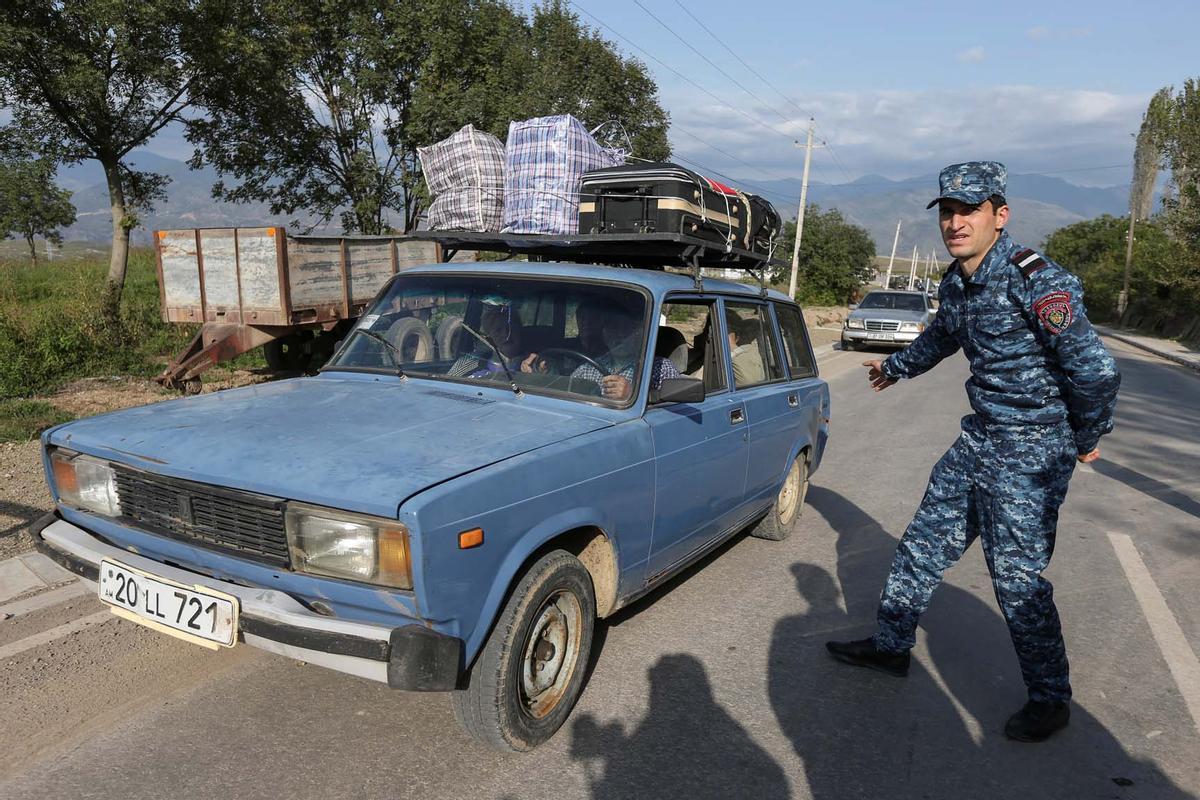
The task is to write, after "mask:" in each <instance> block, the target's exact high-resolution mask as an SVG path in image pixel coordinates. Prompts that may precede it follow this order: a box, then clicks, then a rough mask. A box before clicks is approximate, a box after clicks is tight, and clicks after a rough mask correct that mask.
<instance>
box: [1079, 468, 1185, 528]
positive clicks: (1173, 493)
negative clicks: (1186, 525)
mask: <svg viewBox="0 0 1200 800" xmlns="http://www.w3.org/2000/svg"><path fill="white" fill-rule="evenodd" d="M1092 469H1094V470H1096V472H1099V473H1100V474H1101V475H1103V476H1104V477H1106V478H1111V479H1113V480H1114V481H1119V482H1120V483H1123V484H1125V485H1126V486H1128V487H1129V488H1130V489H1135V490H1136V491H1139V492H1141V493H1142V494H1144V495H1146V496H1148V497H1152V498H1154V499H1155V500H1157V501H1159V502H1160V503H1165V504H1166V505H1169V506H1171V507H1172V508H1177V509H1179V510H1180V511H1182V512H1183V513H1185V514H1189V515H1191V516H1193V517H1196V518H1197V519H1200V501H1198V500H1195V499H1193V498H1191V497H1188V496H1187V495H1186V494H1184V493H1183V492H1180V491H1179V490H1178V489H1176V488H1175V487H1173V486H1171V485H1170V484H1169V483H1165V482H1163V481H1160V480H1158V479H1157V478H1151V477H1150V476H1149V475H1143V474H1142V473H1140V472H1138V471H1137V470H1134V469H1130V468H1129V467H1123V466H1121V465H1120V464H1115V463H1113V462H1112V461H1106V460H1104V459H1100V460H1098V461H1095V462H1093V463H1092Z"/></svg>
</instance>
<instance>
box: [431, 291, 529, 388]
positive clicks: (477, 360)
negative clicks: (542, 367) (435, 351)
mask: <svg viewBox="0 0 1200 800" xmlns="http://www.w3.org/2000/svg"><path fill="white" fill-rule="evenodd" d="M480 303H481V306H480V308H481V310H480V314H479V333H481V334H482V335H483V337H484V338H485V339H487V340H488V342H490V343H492V344H494V345H495V346H496V349H497V350H499V351H500V355H501V356H503V357H504V364H501V363H500V362H499V361H498V360H497V357H496V353H495V352H494V351H493V350H492V349H491V348H490V347H488V346H487V344H486V343H485V342H479V341H476V342H475V346H474V348H473V349H472V352H469V353H465V354H463V355H461V356H459V357H458V359H457V360H456V361H455V362H454V363H453V364H452V365H451V366H450V369H448V370H447V371H446V374H447V375H449V376H451V377H454V378H487V377H490V376H492V375H495V374H500V373H503V372H504V368H505V366H507V367H508V368H509V369H516V368H517V366H518V365H519V364H520V363H521V356H522V353H523V351H522V349H521V338H522V328H521V320H520V319H519V318H518V317H517V316H516V315H515V314H514V313H513V307H512V301H511V300H510V299H509V298H508V297H506V296H504V295H500V294H489V295H485V296H483V297H482V298H480Z"/></svg>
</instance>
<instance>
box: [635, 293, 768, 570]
mask: <svg viewBox="0 0 1200 800" xmlns="http://www.w3.org/2000/svg"><path fill="white" fill-rule="evenodd" d="M663 317H664V319H665V323H664V327H669V328H670V327H673V328H675V329H676V330H678V331H679V332H680V333H682V334H683V338H684V340H685V341H690V342H691V346H690V347H689V358H688V359H687V362H686V363H685V364H684V369H683V370H681V372H682V373H683V374H684V375H685V376H691V377H701V378H702V379H703V380H704V382H705V397H704V401H703V402H700V403H671V404H665V405H662V406H653V407H650V408H648V409H647V411H646V415H645V422H646V424H647V425H648V426H649V427H650V431H651V437H652V440H653V443H654V476H655V480H654V531H653V539H652V543H651V548H650V568H649V570H648V571H647V575H648V576H649V580H654V578H656V577H658V576H660V575H663V574H665V573H667V572H669V571H671V570H672V569H673V568H674V567H676V566H677V565H679V564H680V563H682V562H684V561H686V560H687V559H688V557H689V556H691V555H692V554H694V553H695V552H696V551H698V550H700V549H702V548H703V547H704V546H705V545H706V544H707V543H709V542H710V541H712V540H713V539H714V538H716V537H717V536H719V535H720V534H721V533H723V532H724V531H725V530H727V529H728V527H729V526H731V525H732V524H733V523H734V522H735V521H736V519H735V517H736V515H737V513H738V511H739V509H740V507H741V502H742V497H743V489H744V486H745V480H746V463H747V458H748V450H747V438H748V434H747V431H746V407H745V404H744V403H743V402H742V401H741V399H740V398H737V397H734V395H733V393H732V392H731V391H730V390H729V385H728V379H727V368H726V362H727V358H728V353H727V349H726V348H725V347H724V346H723V342H724V339H725V337H724V334H723V331H722V329H721V324H720V319H719V317H718V315H717V309H716V303H715V302H714V301H713V300H700V299H696V298H678V299H676V298H670V299H669V300H668V302H667V303H665V304H664V305H663ZM660 332H661V329H660Z"/></svg>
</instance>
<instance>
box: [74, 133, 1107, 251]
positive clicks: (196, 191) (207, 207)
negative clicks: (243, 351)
mask: <svg viewBox="0 0 1200 800" xmlns="http://www.w3.org/2000/svg"><path fill="white" fill-rule="evenodd" d="M130 160H131V162H132V163H133V164H134V165H135V166H136V167H137V168H139V169H144V170H151V171H153V172H158V173H161V174H164V175H167V176H168V177H169V178H170V179H171V182H170V184H168V185H167V199H166V200H165V201H160V202H159V203H157V204H156V208H155V210H154V211H153V212H151V213H149V214H146V215H144V218H143V220H142V222H143V224H142V226H141V227H140V228H138V229H136V230H135V231H134V241H135V242H136V243H139V244H148V243H149V242H150V236H151V233H152V232H153V231H154V230H158V229H167V228H199V227H232V226H242V227H248V226H255V225H286V224H287V223H288V222H289V221H290V220H289V219H286V218H283V217H281V216H279V215H272V214H271V213H270V209H269V208H268V206H266V205H265V204H261V203H248V204H232V203H221V202H218V201H216V200H214V199H213V197H212V185H213V183H215V182H216V181H217V178H218V176H217V174H216V172H215V171H213V170H212V169H202V170H192V169H189V168H188V166H187V164H186V163H185V162H183V161H179V160H176V159H171V158H166V157H164V156H160V155H157V154H155V153H151V152H149V151H136V152H135V153H134V154H133V156H132V158H131V159H130ZM57 180H58V183H59V185H60V186H62V187H63V188H65V189H68V190H70V191H72V192H73V193H74V195H73V196H72V198H71V202H73V203H74V204H75V208H76V210H77V220H76V222H75V224H74V225H72V226H71V227H70V228H67V229H65V230H64V231H63V233H64V236H65V237H66V238H67V239H69V240H74V241H96V242H101V241H105V240H107V239H109V238H111V236H112V222H111V219H112V218H111V216H110V211H109V203H108V189H107V186H106V184H105V181H104V174H103V172H102V171H101V169H100V166H99V164H97V163H96V162H94V161H86V162H83V163H82V164H79V165H74V166H71V167H65V168H63V169H61V170H60V171H59V174H58V178H57ZM735 183H739V185H740V186H742V188H744V189H746V190H747V191H752V192H757V193H759V194H762V195H763V196H765V197H767V198H768V199H769V200H771V201H772V202H773V203H774V204H775V206H776V208H777V209H778V210H779V213H780V214H781V215H782V216H783V217H784V218H785V219H794V218H795V216H796V209H797V208H798V206H799V197H800V181H799V180H798V179H795V178H792V179H785V180H773V181H772V180H761V179H755V180H754V181H750V180H747V181H744V182H736V181H735ZM936 187H937V176H936V175H927V176H922V177H917V178H912V179H905V180H892V179H889V178H885V177H882V176H879V175H865V176H863V177H861V178H858V179H857V180H854V181H850V182H848V183H840V184H832V183H821V182H811V183H810V184H809V188H808V202H809V203H810V204H816V205H819V206H820V207H822V208H823V209H829V208H837V209H839V210H840V211H841V212H842V214H843V215H844V216H845V217H846V219H847V220H848V221H850V222H852V223H854V224H856V225H861V226H862V227H863V228H865V229H866V230H867V231H868V232H869V233H870V234H871V237H872V238H873V239H874V241H875V247H876V252H878V253H880V254H882V255H887V254H889V253H890V252H891V249H892V238H893V235H894V234H895V232H896V222H897V221H898V220H899V221H900V223H901V225H900V241H899V243H898V245H897V248H896V253H897V257H898V258H907V257H908V256H909V255H911V253H912V250H913V247H914V246H915V247H917V248H918V250H919V251H920V254H921V256H922V257H924V256H925V254H927V253H929V252H931V251H933V252H936V253H938V254H939V255H943V254H942V251H941V244H940V237H939V235H938V232H937V219H936V215H935V212H933V211H927V210H926V209H925V204H926V203H928V202H929V200H930V199H931V198H932V197H933V196H934V195H935V194H936V191H935V189H936ZM789 198H792V199H790V200H789ZM1008 200H1009V203H1010V206H1011V208H1012V220H1011V222H1010V224H1009V229H1010V231H1011V232H1012V234H1013V236H1014V237H1015V238H1016V239H1017V240H1018V241H1020V242H1024V243H1027V244H1029V245H1031V246H1035V247H1036V246H1040V245H1041V244H1042V243H1043V242H1044V241H1045V239H1046V237H1047V236H1048V235H1049V234H1050V233H1052V232H1053V231H1055V230H1057V229H1058V228H1061V227H1062V226H1064V225H1070V224H1071V223H1073V222H1078V221H1080V220H1084V219H1090V218H1092V217H1096V216H1099V215H1100V214H1113V215H1122V214H1125V213H1127V212H1128V209H1129V187H1128V185H1125V186H1108V187H1089V186H1078V185H1076V184H1073V183H1070V182H1068V181H1066V180H1063V179H1062V178H1058V177H1052V176H1047V175H1011V176H1009V194H1008ZM301 222H302V223H304V224H309V223H310V222H311V219H309V218H302V219H301ZM338 231H339V226H338V225H337V223H336V221H335V222H334V223H333V224H332V225H330V226H329V229H328V230H327V231H324V232H328V233H337V232H338ZM317 232H321V231H317Z"/></svg>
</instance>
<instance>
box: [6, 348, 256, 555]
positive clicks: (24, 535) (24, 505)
mask: <svg viewBox="0 0 1200 800" xmlns="http://www.w3.org/2000/svg"><path fill="white" fill-rule="evenodd" d="M204 378H205V380H204V389H203V391H204V392H217V391H221V390H223V389H232V388H235V387H238V386H248V385H250V384H253V383H263V382H265V381H269V380H272V379H273V376H272V375H271V374H270V373H268V372H267V371H266V370H233V371H231V370H212V371H210V372H209V373H207V374H205V376H204ZM179 396H180V395H179V393H178V392H175V391H171V390H169V389H164V388H162V387H161V386H159V385H158V384H157V383H155V382H154V381H152V380H148V379H145V378H129V377H112V378H84V379H82V380H78V381H74V382H73V383H70V384H67V385H66V386H64V387H62V388H61V389H59V390H58V391H57V392H55V393H54V394H52V395H50V396H49V397H42V398H38V399H39V400H44V401H46V402H48V403H50V404H52V405H54V406H55V407H57V408H61V409H62V410H64V411H67V412H68V413H71V414H74V415H75V416H76V417H90V416H94V415H96V414H103V413H106V412H108V411H116V410H118V409H122V408H132V407H134V406H144V405H149V404H150V403H158V402H161V401H163V400H170V399H171V398H173V397H179ZM53 507H54V504H53V502H52V500H51V498H50V491H49V490H48V489H47V488H46V480H45V477H44V476H43V474H42V453H41V443H40V442H39V441H38V440H37V439H34V440H33V441H30V442H0V560H3V559H6V558H10V557H12V556H15V555H19V554H21V553H27V552H29V551H30V550H32V549H33V539H32V538H30V536H29V532H28V527H29V524H30V523H31V522H34V521H35V520H37V519H38V517H40V516H42V515H43V514H45V513H46V512H47V511H49V510H51V509H52V508H53Z"/></svg>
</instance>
